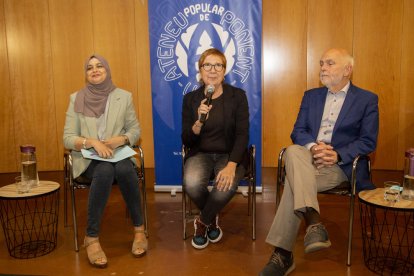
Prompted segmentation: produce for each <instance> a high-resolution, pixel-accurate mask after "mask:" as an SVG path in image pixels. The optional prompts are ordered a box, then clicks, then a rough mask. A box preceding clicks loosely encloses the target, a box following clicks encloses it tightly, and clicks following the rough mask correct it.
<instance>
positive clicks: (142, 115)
mask: <svg viewBox="0 0 414 276" xmlns="http://www.w3.org/2000/svg"><path fill="white" fill-rule="evenodd" d="M146 2H147V1H140V0H135V35H136V38H135V41H136V43H137V47H136V49H137V55H136V56H137V72H136V74H137V78H138V97H137V100H138V117H139V121H140V124H141V131H142V135H141V145H142V148H143V150H144V153H145V164H146V166H149V167H152V168H154V132H153V127H152V94H151V70H150V48H149V43H150V42H149V29H148V28H149V26H148V5H147V3H146Z"/></svg>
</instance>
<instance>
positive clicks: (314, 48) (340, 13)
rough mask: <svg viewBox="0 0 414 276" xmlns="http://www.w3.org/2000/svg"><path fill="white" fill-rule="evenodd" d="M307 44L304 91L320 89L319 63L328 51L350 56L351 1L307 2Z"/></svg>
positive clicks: (315, 0) (351, 30) (327, 0)
mask: <svg viewBox="0 0 414 276" xmlns="http://www.w3.org/2000/svg"><path fill="white" fill-rule="evenodd" d="M307 13H308V17H307V18H308V24H307V27H308V44H307V59H308V63H307V65H308V67H307V69H308V70H307V88H308V89H310V88H314V87H319V86H321V83H320V81H319V68H320V66H319V61H320V58H321V56H322V54H323V53H324V52H325V51H326V50H328V49H330V48H338V47H339V48H344V49H347V50H348V51H349V52H350V53H351V54H352V42H353V39H352V38H353V26H354V25H353V0H342V1H333V0H309V1H308V12H307Z"/></svg>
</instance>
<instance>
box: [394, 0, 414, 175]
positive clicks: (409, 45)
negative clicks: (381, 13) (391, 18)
mask: <svg viewBox="0 0 414 276" xmlns="http://www.w3.org/2000/svg"><path fill="white" fill-rule="evenodd" d="M413 26H414V1H411V0H405V1H404V13H403V30H402V51H401V85H400V105H399V112H398V114H399V119H400V121H399V125H398V166H397V167H398V168H402V167H403V166H404V164H403V157H402V154H403V153H404V151H405V150H406V149H407V148H409V147H412V148H414V91H413V87H414V81H413V78H414V66H413V64H414V31H413Z"/></svg>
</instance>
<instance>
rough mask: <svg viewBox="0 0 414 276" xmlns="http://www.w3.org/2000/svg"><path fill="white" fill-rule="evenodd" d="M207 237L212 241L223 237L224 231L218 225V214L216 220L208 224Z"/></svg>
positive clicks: (214, 241)
mask: <svg viewBox="0 0 414 276" xmlns="http://www.w3.org/2000/svg"><path fill="white" fill-rule="evenodd" d="M207 237H208V239H209V241H211V242H212V243H216V242H218V241H220V240H221V237H223V231H222V230H221V228H220V226H218V215H217V216H216V219H215V220H214V222H213V223H212V224H211V225H209V226H208V228H207Z"/></svg>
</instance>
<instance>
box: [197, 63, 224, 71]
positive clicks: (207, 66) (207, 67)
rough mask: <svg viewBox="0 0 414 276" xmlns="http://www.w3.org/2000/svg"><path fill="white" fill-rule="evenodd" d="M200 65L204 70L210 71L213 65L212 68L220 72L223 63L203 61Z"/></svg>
mask: <svg viewBox="0 0 414 276" xmlns="http://www.w3.org/2000/svg"><path fill="white" fill-rule="evenodd" d="M201 67H202V68H203V69H204V71H207V72H210V71H211V69H212V68H213V67H214V70H216V72H221V71H223V68H224V64H221V63H216V64H211V63H204V64H203V65H201Z"/></svg>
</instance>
